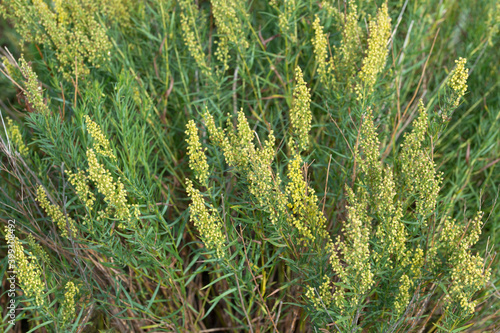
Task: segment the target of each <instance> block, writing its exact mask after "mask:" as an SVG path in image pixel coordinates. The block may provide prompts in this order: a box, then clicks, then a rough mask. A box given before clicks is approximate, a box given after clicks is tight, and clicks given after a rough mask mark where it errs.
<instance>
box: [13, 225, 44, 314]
mask: <svg viewBox="0 0 500 333" xmlns="http://www.w3.org/2000/svg"><path fill="white" fill-rule="evenodd" d="M5 234H6V238H5V240H6V242H7V246H8V248H9V253H10V251H13V253H14V258H15V271H16V272H17V277H18V279H19V284H20V285H21V289H22V290H23V292H24V294H25V295H26V297H35V304H36V306H38V307H42V306H44V305H45V299H44V290H45V285H44V283H43V281H42V271H41V269H40V266H39V264H38V260H37V258H36V257H34V256H32V255H31V253H30V254H29V256H28V257H27V256H26V255H25V254H24V247H23V245H22V244H21V242H20V241H19V239H18V238H17V237H8V235H9V234H10V231H9V230H8V229H6V233H5Z"/></svg>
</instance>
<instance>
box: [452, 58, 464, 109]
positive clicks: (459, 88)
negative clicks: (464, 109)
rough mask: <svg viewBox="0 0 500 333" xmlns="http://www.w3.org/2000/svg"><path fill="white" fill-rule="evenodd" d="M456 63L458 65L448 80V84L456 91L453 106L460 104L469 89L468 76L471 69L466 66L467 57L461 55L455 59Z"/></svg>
mask: <svg viewBox="0 0 500 333" xmlns="http://www.w3.org/2000/svg"><path fill="white" fill-rule="evenodd" d="M455 63H456V64H457V65H456V66H455V69H454V70H453V73H452V74H451V78H450V80H449V81H448V86H449V87H450V88H451V89H452V90H453V92H454V93H453V96H452V105H453V107H457V106H458V105H459V104H460V99H461V98H462V97H463V96H464V95H465V92H466V91H467V78H468V77H469V71H468V70H467V68H465V64H466V63H467V59H465V58H462V57H460V58H458V60H455Z"/></svg>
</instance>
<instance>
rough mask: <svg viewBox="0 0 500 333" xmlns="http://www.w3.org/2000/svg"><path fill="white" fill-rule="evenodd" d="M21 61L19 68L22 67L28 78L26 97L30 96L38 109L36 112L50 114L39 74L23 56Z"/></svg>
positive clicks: (33, 104)
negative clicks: (39, 81) (39, 80)
mask: <svg viewBox="0 0 500 333" xmlns="http://www.w3.org/2000/svg"><path fill="white" fill-rule="evenodd" d="M19 63H20V66H19V68H20V69H21V73H22V74H23V76H24V78H25V80H26V82H25V86H26V90H25V93H26V97H27V98H28V101H29V102H30V103H31V105H32V107H33V108H34V109H35V110H36V112H38V113H40V114H42V115H44V116H46V115H48V114H49V113H50V111H49V108H48V107H47V105H46V104H45V102H44V100H43V92H42V87H41V86H40V84H39V83H38V76H37V75H36V73H35V72H34V71H33V69H32V68H31V66H30V65H28V63H27V62H26V60H24V58H23V57H22V56H21V58H20V59H19Z"/></svg>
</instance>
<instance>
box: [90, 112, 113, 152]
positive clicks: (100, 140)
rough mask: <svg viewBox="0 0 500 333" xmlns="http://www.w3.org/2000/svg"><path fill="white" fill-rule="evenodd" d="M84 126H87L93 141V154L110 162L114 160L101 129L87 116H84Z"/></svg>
mask: <svg viewBox="0 0 500 333" xmlns="http://www.w3.org/2000/svg"><path fill="white" fill-rule="evenodd" d="M84 119H85V124H86V125H87V131H88V132H89V133H90V135H91V136H92V139H94V145H93V147H94V149H95V152H96V153H97V154H99V155H101V156H105V157H109V158H111V159H112V160H116V156H115V154H113V152H112V150H111V146H110V144H109V141H108V139H107V138H106V136H105V135H104V134H103V132H102V130H101V127H100V126H99V125H97V124H96V123H95V122H94V121H92V119H90V117H89V116H88V115H85V116H84Z"/></svg>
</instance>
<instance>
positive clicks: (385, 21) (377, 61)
mask: <svg viewBox="0 0 500 333" xmlns="http://www.w3.org/2000/svg"><path fill="white" fill-rule="evenodd" d="M369 32H370V37H369V38H368V52H367V54H366V57H365V58H364V59H363V66H362V68H361V73H360V74H359V77H360V79H361V85H358V86H357V87H356V91H357V94H358V99H361V98H364V97H366V96H368V95H370V94H371V93H372V92H373V87H374V85H375V83H376V82H377V76H378V74H379V73H380V72H381V71H382V70H383V69H384V67H385V62H386V59H387V54H388V53H389V50H388V48H387V41H388V40H389V37H390V36H391V18H390V17H389V12H388V9H387V3H384V4H383V5H382V6H381V7H380V8H379V10H378V12H377V17H376V18H375V20H372V21H370V24H369Z"/></svg>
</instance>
